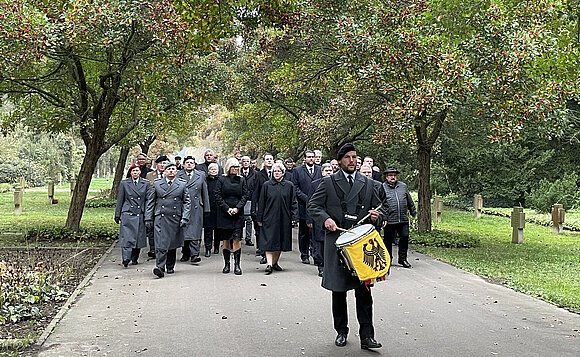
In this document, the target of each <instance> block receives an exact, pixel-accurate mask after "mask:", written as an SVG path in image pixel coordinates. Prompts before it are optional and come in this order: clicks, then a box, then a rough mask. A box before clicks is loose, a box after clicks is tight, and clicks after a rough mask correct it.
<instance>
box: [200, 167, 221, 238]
mask: <svg viewBox="0 0 580 357" xmlns="http://www.w3.org/2000/svg"><path fill="white" fill-rule="evenodd" d="M218 178H219V176H210V175H207V178H206V182H207V197H208V198H209V213H206V214H205V216H203V227H204V228H216V227H217V213H218V205H217V201H216V200H215V187H216V184H217V182H218Z"/></svg>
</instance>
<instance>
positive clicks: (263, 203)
mask: <svg viewBox="0 0 580 357" xmlns="http://www.w3.org/2000/svg"><path fill="white" fill-rule="evenodd" d="M284 171H285V168H284V165H283V164H279V163H276V164H274V165H273V166H272V179H270V180H269V181H266V182H265V183H264V185H263V186H262V191H261V192H260V198H259V200H258V214H257V220H258V225H259V226H260V227H262V229H261V232H260V244H259V247H260V249H262V250H263V251H265V252H266V261H267V263H268V265H266V274H272V270H277V271H281V270H282V268H281V267H280V265H278V259H280V254H281V252H288V251H291V250H292V224H293V223H294V222H296V221H297V220H298V202H297V201H296V194H295V192H294V184H292V181H288V180H285V179H284Z"/></svg>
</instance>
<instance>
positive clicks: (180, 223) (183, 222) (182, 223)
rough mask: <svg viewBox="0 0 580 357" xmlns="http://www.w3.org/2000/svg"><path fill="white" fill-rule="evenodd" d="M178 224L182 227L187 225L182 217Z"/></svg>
mask: <svg viewBox="0 0 580 357" xmlns="http://www.w3.org/2000/svg"><path fill="white" fill-rule="evenodd" d="M179 226H180V227H181V228H184V227H185V226H187V221H184V220H183V219H182V220H181V222H179Z"/></svg>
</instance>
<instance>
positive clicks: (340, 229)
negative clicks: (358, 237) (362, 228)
mask: <svg viewBox="0 0 580 357" xmlns="http://www.w3.org/2000/svg"><path fill="white" fill-rule="evenodd" d="M336 229H338V230H339V231H343V232H347V233H353V234H354V232H353V231H349V230H348V229H344V228H340V227H336Z"/></svg>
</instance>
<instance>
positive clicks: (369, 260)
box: [334, 224, 391, 281]
mask: <svg viewBox="0 0 580 357" xmlns="http://www.w3.org/2000/svg"><path fill="white" fill-rule="evenodd" d="M334 244H335V245H336V248H337V249H338V254H339V256H340V257H341V260H342V261H343V262H344V264H345V265H346V267H347V268H348V269H349V270H350V271H351V273H352V275H353V276H356V277H358V278H359V280H360V281H367V280H370V279H378V280H380V278H383V277H385V276H386V275H387V272H388V270H389V267H390V266H391V259H390V257H389V254H388V252H387V248H386V247H385V243H384V242H383V239H382V238H381V236H380V235H379V232H377V231H376V230H375V227H374V226H373V225H372V224H363V225H361V226H357V227H353V228H351V229H350V232H343V233H341V234H340V236H339V237H338V239H337V240H336V242H335V243H334Z"/></svg>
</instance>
